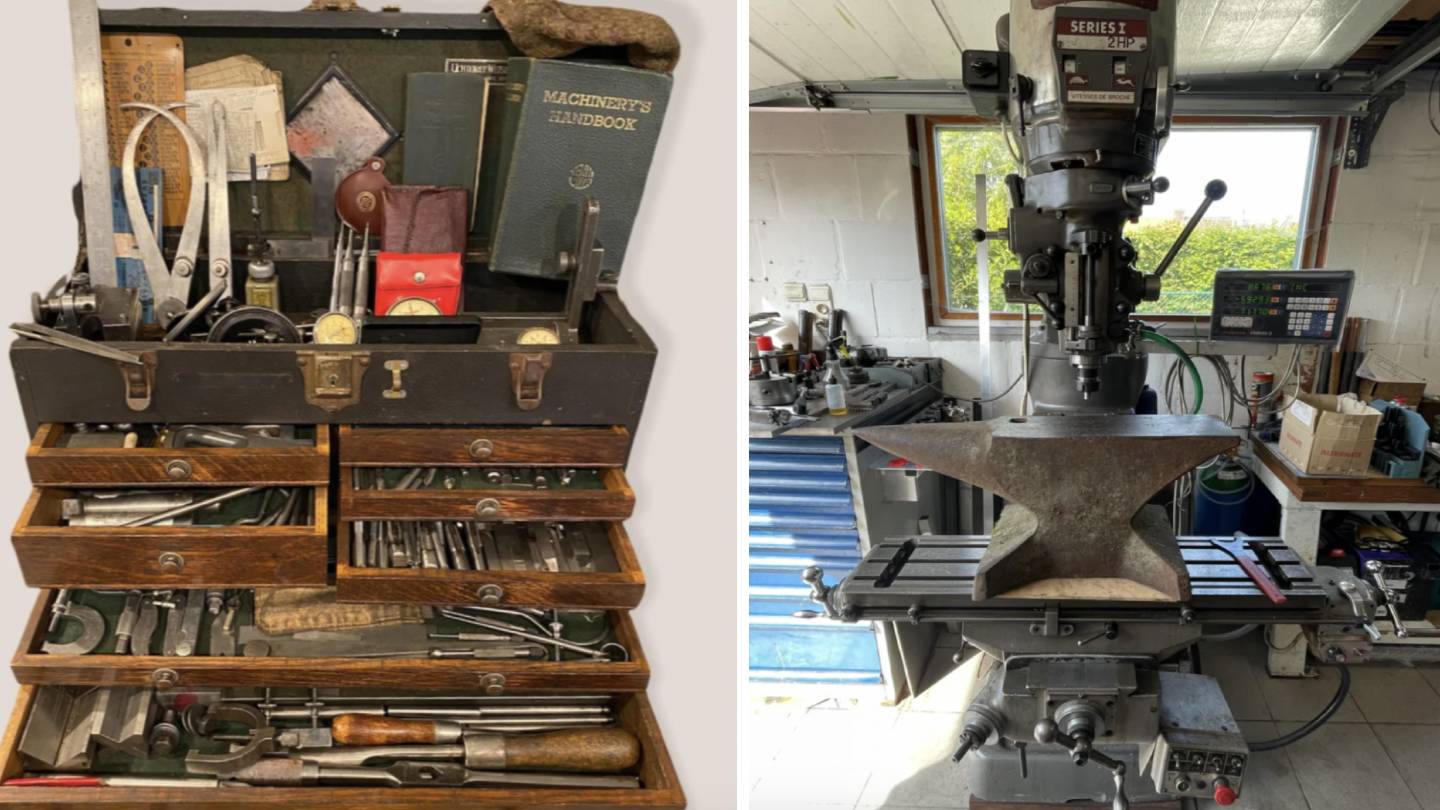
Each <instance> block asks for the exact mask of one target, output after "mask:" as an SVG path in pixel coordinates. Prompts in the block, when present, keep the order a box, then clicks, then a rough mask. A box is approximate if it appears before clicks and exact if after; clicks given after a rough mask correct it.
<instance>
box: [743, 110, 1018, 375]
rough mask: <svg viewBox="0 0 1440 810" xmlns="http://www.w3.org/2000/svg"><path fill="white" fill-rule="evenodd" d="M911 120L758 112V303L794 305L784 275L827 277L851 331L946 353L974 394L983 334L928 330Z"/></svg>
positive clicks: (753, 131)
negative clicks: (937, 334)
mask: <svg viewBox="0 0 1440 810" xmlns="http://www.w3.org/2000/svg"><path fill="white" fill-rule="evenodd" d="M905 127H906V124H905V116H903V115H897V114H877V115H871V114H868V113H851V112H826V113H823V114H821V113H814V112H808V111H806V112H796V111H766V112H752V113H751V114H750V249H749V256H750V259H749V279H750V310H751V311H752V312H758V311H772V310H779V311H782V312H788V311H793V306H792V305H790V304H787V303H786V300H785V294H784V293H785V285H786V284H787V283H796V282H798V283H805V284H812V285H825V286H828V288H829V290H830V296H831V301H832V303H833V305H834V306H835V307H836V308H839V309H843V310H845V312H846V322H847V324H848V328H849V331H850V334H851V335H852V336H854V337H856V338H858V339H859V340H861V341H863V342H865V343H872V344H877V345H881V346H884V347H885V348H887V349H889V350H890V352H891V354H896V355H902V354H908V355H926V356H939V357H943V358H945V360H946V362H947V365H948V366H949V367H947V369H946V387H947V388H949V389H950V390H951V392H952V393H956V394H960V395H964V396H975V395H977V394H979V393H980V390H981V386H980V380H981V368H982V363H981V362H980V359H979V351H978V346H977V344H976V343H975V342H974V341H973V340H972V341H961V340H952V339H931V337H930V336H929V335H927V334H926V327H925V294H924V284H925V269H924V267H923V266H922V265H921V263H920V252H919V243H918V238H919V237H918V236H917V233H918V232H917V230H916V227H917V220H916V215H915V196H914V190H913V187H912V182H911V167H912V164H911V160H912V156H911V154H910V147H909V139H908V137H907V135H906V131H905ZM992 348H993V353H992V367H993V373H992V375H991V376H992V379H997V380H998V379H1005V380H1007V381H1008V380H1013V379H1015V375H1017V374H1018V373H1019V349H1018V345H1016V344H1014V342H1013V341H1010V342H1005V343H997V344H996V345H995V346H994V347H992ZM1002 387H1003V385H1002ZM995 393H999V391H998V389H997V390H996V391H995Z"/></svg>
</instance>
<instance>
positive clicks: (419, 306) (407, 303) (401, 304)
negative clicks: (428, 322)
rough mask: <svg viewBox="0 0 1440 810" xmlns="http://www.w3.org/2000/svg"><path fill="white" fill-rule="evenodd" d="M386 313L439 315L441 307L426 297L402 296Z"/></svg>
mask: <svg viewBox="0 0 1440 810" xmlns="http://www.w3.org/2000/svg"><path fill="white" fill-rule="evenodd" d="M385 314H386V315H412V316H413V315H439V314H440V308H439V307H437V306H435V304H434V303H433V302H430V301H426V300H425V299H424V298H402V299H400V300H399V301H396V302H395V303H394V304H393V305H391V307H390V311H389V312H387V313H385Z"/></svg>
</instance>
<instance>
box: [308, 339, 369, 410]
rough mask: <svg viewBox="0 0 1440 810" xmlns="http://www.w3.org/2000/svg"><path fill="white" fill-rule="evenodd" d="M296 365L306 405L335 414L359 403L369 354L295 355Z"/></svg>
mask: <svg viewBox="0 0 1440 810" xmlns="http://www.w3.org/2000/svg"><path fill="white" fill-rule="evenodd" d="M297 362H299V363H300V373H301V374H302V375H303V376H304V378H305V401H306V402H308V403H310V404H311V405H314V406H315V407H317V408H320V409H321V410H324V411H327V412H329V413H335V412H337V411H341V410H344V409H345V408H348V407H350V406H351V405H354V404H355V403H357V402H359V401H360V381H361V380H362V379H364V377H365V370H366V368H368V367H369V365H370V353H369V352H343V353H342V352H313V351H311V352H298V353H297Z"/></svg>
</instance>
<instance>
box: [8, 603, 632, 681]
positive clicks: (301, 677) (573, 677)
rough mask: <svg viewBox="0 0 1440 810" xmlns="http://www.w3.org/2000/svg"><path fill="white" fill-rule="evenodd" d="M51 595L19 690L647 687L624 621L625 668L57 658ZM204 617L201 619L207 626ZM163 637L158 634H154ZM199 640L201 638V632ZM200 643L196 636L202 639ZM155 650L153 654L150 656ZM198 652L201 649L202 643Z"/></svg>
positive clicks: (616, 634)
mask: <svg viewBox="0 0 1440 810" xmlns="http://www.w3.org/2000/svg"><path fill="white" fill-rule="evenodd" d="M54 597H55V592H54V591H42V592H41V594H40V599H39V601H37V602H36V604H35V609H34V611H33V612H32V613H31V615H30V622H29V624H28V625H27V626H26V630H25V632H24V634H23V635H22V638H21V645H20V649H19V650H17V651H16V653H15V657H14V658H13V659H12V660H11V662H10V668H11V671H12V672H13V673H14V674H15V679H16V680H17V681H19V682H20V683H22V684H75V685H95V686H112V685H121V686H154V687H156V688H160V689H172V688H187V687H202V686H277V687H278V686H307V687H322V686H334V685H336V684H344V685H346V686H354V687H381V688H416V689H449V690H478V689H481V688H484V689H485V690H486V694H491V695H501V694H510V693H511V692H514V691H521V692H534V693H545V694H558V693H568V694H579V693H586V692H597V691H599V692H638V691H641V690H643V689H644V688H645V686H646V685H647V684H648V683H649V681H650V664H649V662H648V661H647V660H646V658H645V652H644V650H643V649H641V647H640V639H639V637H638V635H637V634H636V632H635V625H634V624H633V623H632V622H631V620H630V616H629V614H627V613H625V612H623V611H612V612H610V613H608V614H607V616H608V620H609V623H610V628H611V633H612V636H613V639H614V641H615V642H616V643H618V644H620V645H621V646H622V647H624V648H625V650H626V652H627V653H628V658H627V660H615V661H608V662H605V661H584V660H566V661H560V662H556V661H550V660H497V659H444V660H436V659H431V658H424V657H415V658H350V657H338V656H333V657H307V658H298V657H279V656H269V657H259V658H257V657H246V656H234V657H229V656H210V655H191V656H164V655H146V656H137V655H114V654H111V653H96V654H89V655H61V654H52V653H46V652H43V651H42V650H41V646H40V645H41V644H42V643H43V642H44V640H45V637H46V633H47V630H48V626H49V615H50V611H49V607H50V603H51V601H53V599H54ZM209 618H210V617H209V616H208V615H207V616H206V617H205V619H206V620H207V621H206V624H208V620H209ZM107 624H108V626H107V630H106V636H105V637H104V640H103V641H102V642H101V646H99V647H97V648H96V649H99V650H112V651H113V650H114V649H115V648H114V636H113V633H114V625H113V624H110V623H108V622H107ZM158 632H162V633H163V627H162V628H161V629H160V631H158ZM202 632H204V631H202ZM202 638H203V636H202ZM154 649H158V647H156V648H154ZM202 649H203V643H202Z"/></svg>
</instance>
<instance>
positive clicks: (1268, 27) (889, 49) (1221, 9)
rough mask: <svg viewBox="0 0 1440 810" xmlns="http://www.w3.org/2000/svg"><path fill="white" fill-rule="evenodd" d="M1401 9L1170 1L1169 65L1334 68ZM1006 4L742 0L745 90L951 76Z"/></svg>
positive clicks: (1394, 1)
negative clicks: (1173, 48)
mask: <svg viewBox="0 0 1440 810" xmlns="http://www.w3.org/2000/svg"><path fill="white" fill-rule="evenodd" d="M1411 5H1414V3H1413V2H1412V3H1411ZM1406 6H1407V4H1406V0H1180V14H1179V40H1180V41H1179V46H1178V48H1179V54H1178V62H1179V72H1180V74H1181V75H1182V76H1199V75H1206V74H1217V73H1253V72H1257V71H1285V70H1296V69H1310V68H1314V69H1323V68H1330V67H1334V66H1336V65H1338V64H1341V63H1343V62H1345V61H1346V60H1347V59H1348V58H1349V57H1350V55H1351V54H1352V53H1354V52H1355V51H1356V49H1357V48H1359V47H1360V46H1361V45H1364V44H1365V43H1367V42H1368V41H1369V40H1370V39H1371V38H1372V36H1374V35H1375V34H1376V32H1377V31H1379V30H1380V28H1381V26H1383V25H1385V24H1386V23H1387V22H1389V21H1390V19H1391V18H1392V17H1394V16H1396V14H1397V12H1399V11H1400V10H1401V8H1402V7H1406ZM1009 7H1010V2H1009V0H750V89H751V90H758V89H763V88H767V87H776V86H780V85H786V84H792V83H794V82H801V81H805V82H819V81H858V80H862V79H958V78H960V51H961V50H963V49H966V48H975V49H982V50H984V49H993V48H994V47H995V21H996V20H998V19H999V18H1000V15H1002V14H1004V13H1005V12H1006V11H1008V10H1009Z"/></svg>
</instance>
